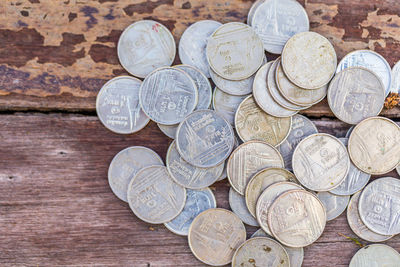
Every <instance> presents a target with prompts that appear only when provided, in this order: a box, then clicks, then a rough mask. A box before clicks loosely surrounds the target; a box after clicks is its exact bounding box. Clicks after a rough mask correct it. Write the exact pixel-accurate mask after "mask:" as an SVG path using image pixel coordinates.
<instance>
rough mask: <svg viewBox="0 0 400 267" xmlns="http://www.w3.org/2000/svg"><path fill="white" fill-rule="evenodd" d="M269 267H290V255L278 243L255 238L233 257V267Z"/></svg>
mask: <svg viewBox="0 0 400 267" xmlns="http://www.w3.org/2000/svg"><path fill="white" fill-rule="evenodd" d="M245 266H249V267H250V266H268V267H278V266H279V267H281V266H282V267H289V266H291V265H290V260H289V254H288V253H287V252H286V250H285V249H284V248H283V246H282V245H281V244H279V243H278V242H277V241H275V240H273V239H271V238H268V237H254V238H251V239H249V240H247V241H246V242H244V243H243V244H242V245H241V246H240V247H238V249H237V250H236V252H235V254H234V255H233V259H232V267H245Z"/></svg>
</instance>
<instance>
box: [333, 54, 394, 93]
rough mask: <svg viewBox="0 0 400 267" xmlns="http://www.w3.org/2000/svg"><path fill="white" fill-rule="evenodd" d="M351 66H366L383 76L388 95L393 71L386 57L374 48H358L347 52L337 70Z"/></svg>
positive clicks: (380, 76)
mask: <svg viewBox="0 0 400 267" xmlns="http://www.w3.org/2000/svg"><path fill="white" fill-rule="evenodd" d="M349 67H364V68H366V69H369V70H371V71H373V72H374V73H375V74H376V75H378V77H379V78H381V80H382V82H383V85H384V87H385V91H386V95H388V94H389V92H390V89H391V80H392V73H391V69H390V65H389V63H388V62H387V61H386V59H385V58H384V57H382V56H381V55H379V54H378V53H376V52H374V51H372V50H357V51H353V52H351V53H349V54H347V55H346V56H345V57H344V58H343V59H342V60H341V61H340V62H339V65H338V67H337V70H336V72H337V73H338V72H340V71H342V70H344V69H347V68H349Z"/></svg>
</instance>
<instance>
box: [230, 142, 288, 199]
mask: <svg viewBox="0 0 400 267" xmlns="http://www.w3.org/2000/svg"><path fill="white" fill-rule="evenodd" d="M268 167H278V168H283V159H282V156H281V155H280V154H279V152H278V150H276V148H274V147H273V146H271V145H269V144H267V143H264V142H260V141H248V142H246V143H243V144H241V145H240V146H238V147H237V148H236V149H235V150H234V151H233V152H232V154H231V156H230V157H229V160H228V165H227V168H226V169H227V174H228V180H229V183H230V184H231V186H232V187H233V189H235V190H236V192H238V193H239V194H241V195H244V193H245V189H246V185H247V183H248V182H249V181H250V178H251V177H252V176H253V175H254V174H256V173H257V172H259V171H260V170H262V169H265V168H268Z"/></svg>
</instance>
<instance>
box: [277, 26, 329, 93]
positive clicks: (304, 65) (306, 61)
mask: <svg viewBox="0 0 400 267" xmlns="http://www.w3.org/2000/svg"><path fill="white" fill-rule="evenodd" d="M336 66H337V58H336V52H335V49H334V48H333V46H332V44H331V43H330V42H329V40H328V39H326V38H325V37H324V36H322V35H320V34H318V33H316V32H302V33H298V34H296V35H295V36H293V37H292V38H290V39H289V41H288V42H287V43H286V45H285V48H284V49H283V52H282V67H283V70H284V71H285V74H286V76H287V77H288V79H289V80H290V81H292V82H293V83H294V84H296V85H297V86H299V87H301V88H305V89H318V88H321V87H322V86H324V85H326V84H328V83H329V81H330V80H331V79H332V77H333V75H334V74H335V71H336Z"/></svg>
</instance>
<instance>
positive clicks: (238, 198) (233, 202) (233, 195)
mask: <svg viewBox="0 0 400 267" xmlns="http://www.w3.org/2000/svg"><path fill="white" fill-rule="evenodd" d="M229 206H230V207H231V210H232V211H233V212H234V213H235V214H236V215H237V216H239V218H240V219H241V220H242V222H244V223H245V224H248V225H251V226H258V222H257V220H256V219H255V218H254V217H253V216H252V215H251V214H250V212H249V210H248V209H247V207H246V201H245V199H244V196H242V195H241V194H239V193H238V192H236V191H235V190H234V189H233V188H232V187H231V188H230V189H229Z"/></svg>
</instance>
